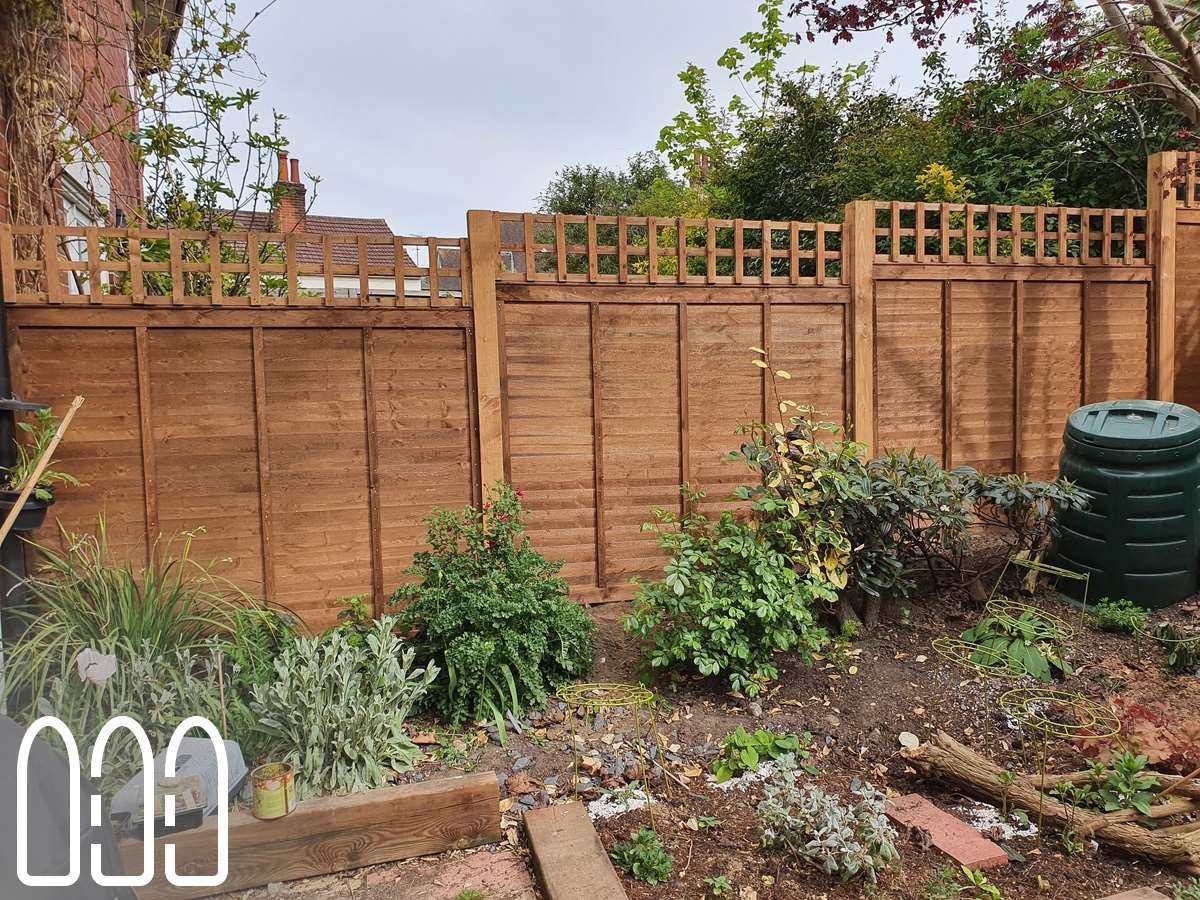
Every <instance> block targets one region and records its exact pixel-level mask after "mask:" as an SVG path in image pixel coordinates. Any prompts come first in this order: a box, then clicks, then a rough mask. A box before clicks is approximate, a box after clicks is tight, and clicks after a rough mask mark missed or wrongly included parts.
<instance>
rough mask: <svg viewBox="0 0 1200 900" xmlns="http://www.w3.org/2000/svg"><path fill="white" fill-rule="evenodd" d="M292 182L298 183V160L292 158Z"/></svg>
mask: <svg viewBox="0 0 1200 900" xmlns="http://www.w3.org/2000/svg"><path fill="white" fill-rule="evenodd" d="M292 183H293V184H299V183H300V160H298V159H293V160H292Z"/></svg>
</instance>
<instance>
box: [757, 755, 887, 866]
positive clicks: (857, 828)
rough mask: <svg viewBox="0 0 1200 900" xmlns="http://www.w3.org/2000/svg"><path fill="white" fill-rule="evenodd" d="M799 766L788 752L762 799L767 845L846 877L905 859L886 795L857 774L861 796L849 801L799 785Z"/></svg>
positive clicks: (856, 789)
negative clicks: (886, 807) (886, 810)
mask: <svg viewBox="0 0 1200 900" xmlns="http://www.w3.org/2000/svg"><path fill="white" fill-rule="evenodd" d="M799 772H800V770H799V769H798V768H797V767H796V764H795V760H794V759H791V758H788V757H784V758H783V759H781V760H779V763H778V769H777V770H776V772H775V774H774V775H773V776H772V777H771V778H770V779H769V780H768V781H767V782H766V785H765V788H764V790H765V794H766V796H765V798H764V799H763V800H762V802H761V803H759V804H758V819H759V823H760V824H761V825H762V842H763V846H764V847H769V848H773V849H780V850H785V851H787V852H788V853H792V854H794V855H796V856H798V857H799V858H801V859H803V860H805V861H806V862H808V863H811V864H812V865H815V866H816V867H817V868H819V869H821V870H822V871H824V872H826V873H827V874H829V875H833V876H836V877H837V878H840V879H841V880H842V881H849V880H850V879H852V878H866V879H867V880H868V881H871V882H872V883H874V882H875V881H876V880H877V879H878V877H879V873H880V872H881V871H883V870H884V869H888V868H890V867H892V866H894V865H895V864H896V863H898V862H899V861H900V853H899V852H898V851H897V850H896V839H897V838H898V834H897V832H896V829H895V828H893V827H892V825H891V823H890V822H889V821H888V819H887V816H886V815H885V813H884V808H883V801H884V795H883V794H882V793H880V792H879V791H877V790H876V789H875V788H873V787H872V786H871V785H870V784H867V783H862V784H860V783H859V782H858V780H857V779H855V781H854V783H853V784H852V785H851V790H852V791H853V792H854V794H855V795H856V796H857V797H858V798H859V799H858V800H856V801H854V802H853V803H844V802H843V801H842V800H840V799H839V798H837V797H835V796H833V795H831V794H827V793H825V792H824V791H822V790H821V789H820V788H816V787H803V786H801V785H799V784H797V778H798V775H799Z"/></svg>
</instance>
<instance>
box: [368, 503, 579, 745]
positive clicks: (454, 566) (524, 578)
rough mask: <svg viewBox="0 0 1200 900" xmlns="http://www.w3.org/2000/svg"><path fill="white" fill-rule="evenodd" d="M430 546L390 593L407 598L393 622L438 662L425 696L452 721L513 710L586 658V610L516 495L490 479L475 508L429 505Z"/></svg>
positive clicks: (497, 717) (542, 694)
mask: <svg viewBox="0 0 1200 900" xmlns="http://www.w3.org/2000/svg"><path fill="white" fill-rule="evenodd" d="M426 521H427V523H428V529H429V533H428V541H429V545H430V549H429V550H424V551H421V552H419V553H418V554H417V555H416V558H415V561H414V563H413V565H412V567H411V568H410V569H409V570H408V572H409V574H412V575H416V576H417V577H418V578H419V579H420V580H419V581H418V582H416V583H415V584H406V585H403V586H401V587H400V588H398V589H397V590H396V592H395V593H394V594H393V595H392V598H391V601H390V602H391V603H393V604H409V605H408V606H407V608H405V609H404V610H403V611H402V612H401V613H400V626H401V627H402V628H404V629H411V630H413V631H414V632H415V636H414V638H413V646H415V647H416V648H417V652H418V653H419V654H420V657H421V658H422V659H429V660H430V661H431V662H433V663H434V664H436V665H437V667H438V668H439V669H442V670H443V677H442V678H440V679H439V680H438V681H437V682H436V683H435V684H434V685H433V689H432V690H431V691H430V692H429V695H428V698H427V705H428V706H430V707H432V708H433V709H435V710H436V711H437V712H438V714H439V715H440V716H441V717H442V718H443V719H445V720H446V721H447V722H449V723H450V724H451V725H452V726H458V725H460V724H462V723H463V722H464V721H466V720H468V719H492V720H493V721H495V722H496V723H497V726H498V727H500V728H503V721H504V715H505V713H506V712H512V713H513V714H514V715H518V716H519V715H521V714H522V713H523V712H524V710H525V709H527V708H529V707H531V706H536V705H540V704H542V703H544V702H545V700H546V696H547V694H548V692H550V691H553V690H554V689H556V688H557V687H558V686H559V685H560V684H562V683H563V682H566V681H569V680H571V679H574V678H578V677H581V676H583V675H586V674H587V672H588V670H589V669H590V668H591V665H592V645H591V635H592V631H593V629H594V625H593V624H592V621H591V620H590V619H589V618H588V616H587V613H586V612H585V611H584V610H583V609H582V608H581V607H579V606H578V605H576V604H574V603H572V602H571V601H570V600H569V599H568V596H567V584H566V582H565V581H563V579H562V578H560V577H558V571H559V569H561V568H562V563H561V562H550V561H548V560H546V558H545V557H543V556H542V555H541V554H540V553H538V552H537V551H536V550H534V549H533V547H532V546H530V543H529V539H528V537H526V536H525V535H524V533H523V532H524V510H523V509H522V507H521V498H520V495H519V494H518V493H517V492H516V491H514V490H513V489H512V488H511V487H509V486H508V485H505V484H499V485H497V486H496V488H495V489H494V490H493V492H492V497H491V501H490V502H489V503H485V504H484V507H483V509H476V508H474V507H471V506H468V507H467V508H466V509H464V510H462V511H461V512H450V511H447V510H438V511H436V512H434V513H433V515H431V516H430V517H429V518H428V519H427V520H426Z"/></svg>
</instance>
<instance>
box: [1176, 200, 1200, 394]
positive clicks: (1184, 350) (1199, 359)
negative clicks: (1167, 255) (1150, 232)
mask: <svg viewBox="0 0 1200 900" xmlns="http://www.w3.org/2000/svg"><path fill="white" fill-rule="evenodd" d="M1180 213H1181V216H1182V215H1183V214H1184V213H1183V211H1182V210H1181V211H1180ZM1177 235H1178V245H1177V246H1178V253H1179V256H1178V260H1177V262H1176V277H1175V291H1176V294H1175V399H1176V400H1177V401H1178V402H1180V403H1185V404H1187V405H1188V406H1191V407H1193V408H1200V262H1198V261H1200V216H1198V215H1197V213H1196V212H1195V211H1194V210H1188V211H1187V219H1186V221H1185V220H1184V219H1183V218H1181V220H1180V222H1179V225H1178V231H1177Z"/></svg>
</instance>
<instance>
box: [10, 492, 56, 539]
mask: <svg viewBox="0 0 1200 900" xmlns="http://www.w3.org/2000/svg"><path fill="white" fill-rule="evenodd" d="M20 496H21V492H20V491H0V522H2V521H4V519H6V518H7V517H8V514H9V512H10V511H11V510H12V508H13V506H14V505H15V504H16V502H17V498H18V497H20ZM53 502H54V498H51V499H49V500H38V499H37V498H36V497H34V496H33V494H30V495H29V499H27V500H26V501H25V505H24V506H23V507H22V508H21V511H20V512H19V513H18V514H17V521H16V522H14V523H13V528H12V530H13V531H34V530H36V529H38V528H41V527H42V523H43V522H45V521H46V510H47V509H49V508H50V504H51V503H53Z"/></svg>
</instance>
